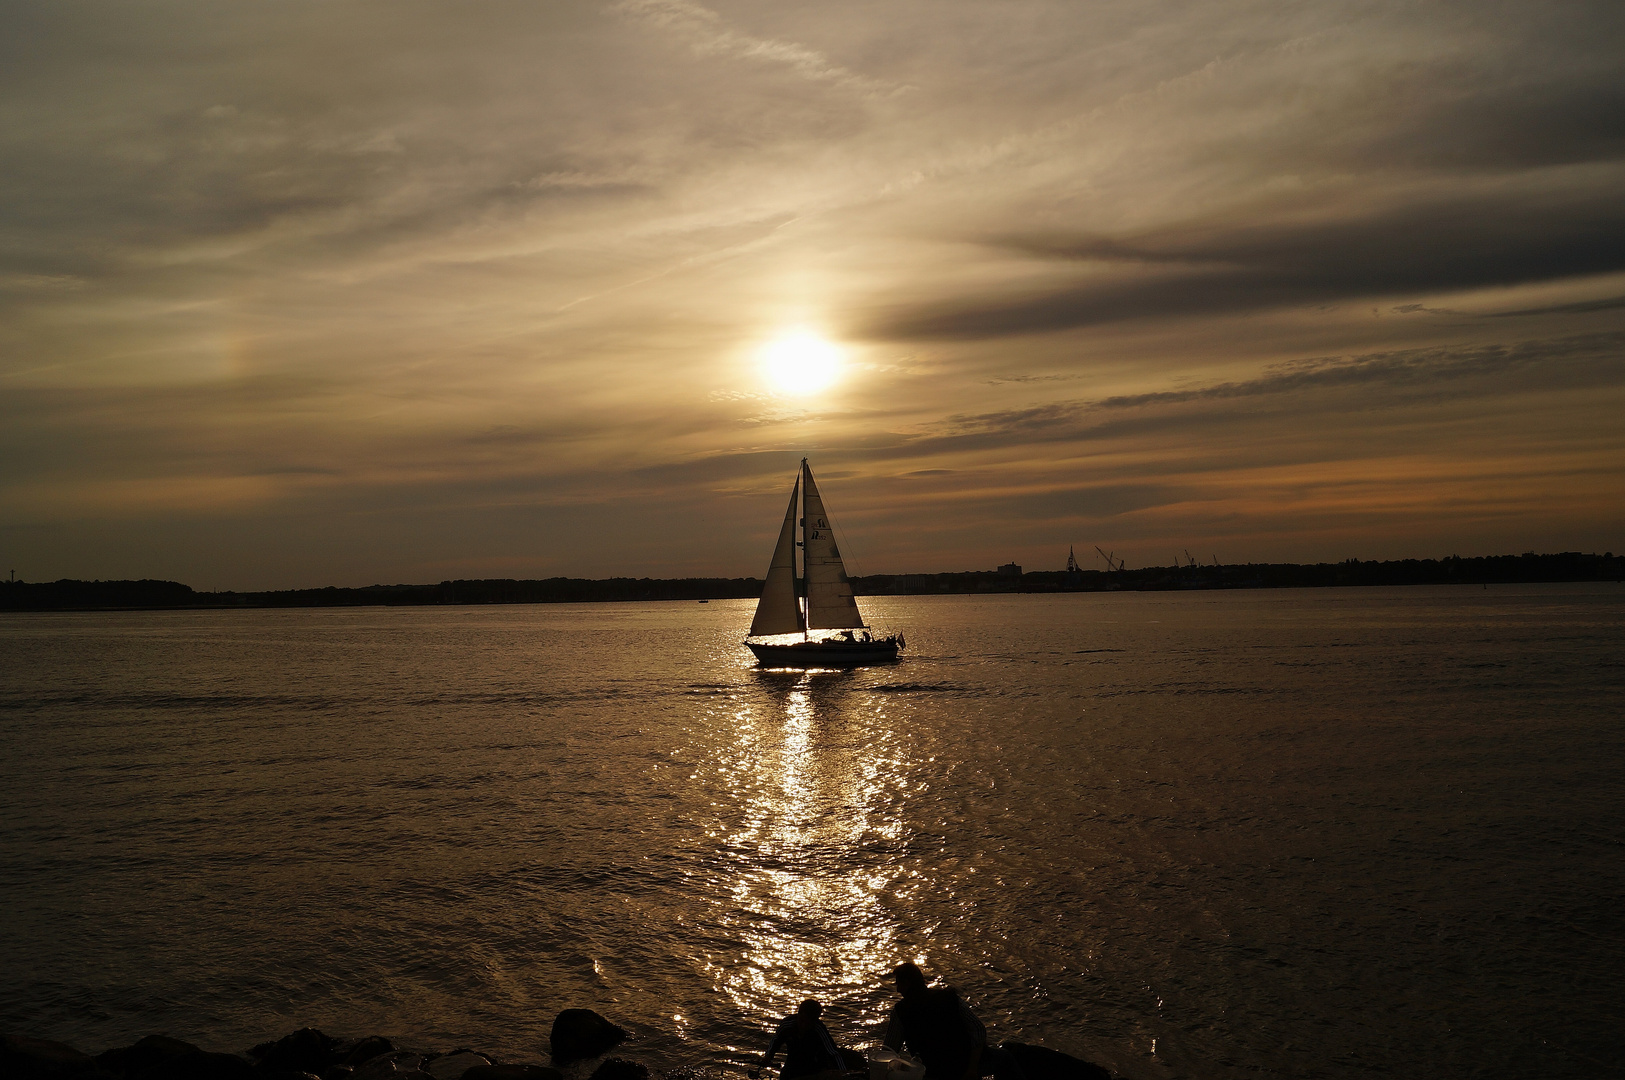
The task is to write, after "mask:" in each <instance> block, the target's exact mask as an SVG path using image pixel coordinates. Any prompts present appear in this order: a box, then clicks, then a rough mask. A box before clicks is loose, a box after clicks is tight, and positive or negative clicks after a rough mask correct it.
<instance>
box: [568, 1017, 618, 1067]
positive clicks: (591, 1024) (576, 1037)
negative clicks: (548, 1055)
mask: <svg viewBox="0 0 1625 1080" xmlns="http://www.w3.org/2000/svg"><path fill="white" fill-rule="evenodd" d="M625 1040H626V1030H625V1029H624V1028H622V1027H620V1026H619V1025H617V1024H612V1023H610V1022H609V1021H608V1020H605V1019H604V1018H603V1017H602V1016H599V1015H598V1014H597V1013H595V1012H593V1011H592V1010H591V1009H565V1010H564V1011H563V1012H561V1013H559V1015H558V1017H557V1019H555V1020H554V1021H553V1032H552V1035H551V1036H550V1037H549V1042H550V1043H551V1044H552V1047H553V1060H554V1061H556V1062H558V1063H559V1064H561V1065H567V1064H569V1063H570V1062H572V1061H580V1060H581V1059H582V1058H592V1057H597V1056H598V1055H599V1054H602V1053H605V1052H606V1051H608V1050H609V1049H610V1048H611V1047H613V1046H617V1045H619V1044H620V1043H622V1042H624V1041H625Z"/></svg>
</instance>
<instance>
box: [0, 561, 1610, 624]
mask: <svg viewBox="0 0 1625 1080" xmlns="http://www.w3.org/2000/svg"><path fill="white" fill-rule="evenodd" d="M1583 581H1625V555H1614V554H1613V553H1612V552H1609V553H1606V554H1603V555H1589V554H1582V553H1580V552H1572V551H1570V552H1562V553H1559V554H1555V555H1536V554H1533V553H1527V554H1523V555H1489V556H1480V557H1477V558H1468V559H1462V558H1454V557H1453V558H1448V559H1396V560H1390V561H1386V562H1372V561H1362V560H1359V559H1349V560H1346V561H1344V562H1338V563H1235V564H1210V565H1205V566H1204V565H1200V564H1197V565H1186V566H1178V567H1175V566H1148V567H1143V568H1140V569H1136V570H1112V571H1105V570H1078V571H1072V572H1067V571H1064V570H1039V571H1033V572H1031V573H1025V574H1024V573H1020V572H1017V571H999V570H985V571H974V570H973V571H969V572H964V573H943V574H870V575H868V576H866V577H856V578H853V579H852V586H853V591H854V592H856V593H857V594H858V595H859V596H942V595H949V596H953V595H974V594H982V593H1062V592H1172V591H1183V590H1200V589H1301V588H1324V587H1335V586H1343V587H1349V586H1383V585H1515V584H1536V583H1542V582H1583ZM761 591H762V582H761V580H760V579H758V578H607V579H602V580H591V579H587V578H562V577H560V578H544V579H540V580H533V581H521V580H514V579H511V578H498V579H481V580H460V581H442V582H440V583H439V584H438V585H369V586H367V587H365V588H358V589H341V588H335V587H332V586H329V587H327V588H324V589H277V590H269V591H264V592H197V591H195V590H194V589H192V588H191V587H190V586H188V585H183V584H181V583H180V582H177V581H153V580H141V581H78V580H74V579H68V578H64V579H62V580H60V581H52V582H25V581H0V611H159V610H178V609H212V608H295V607H298V608H309V607H437V606H453V605H459V606H460V605H486V604H572V603H574V604H580V603H618V602H628V601H648V600H686V601H690V602H693V601H699V600H730V599H740V600H743V599H755V598H756V597H757V596H759V595H760V594H761Z"/></svg>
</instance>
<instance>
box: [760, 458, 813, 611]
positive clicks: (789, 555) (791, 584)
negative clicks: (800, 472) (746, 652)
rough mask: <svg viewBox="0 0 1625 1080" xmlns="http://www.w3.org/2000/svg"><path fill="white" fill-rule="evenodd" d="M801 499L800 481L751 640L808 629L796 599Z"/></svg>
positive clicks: (793, 492) (786, 520)
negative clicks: (797, 510)
mask: <svg viewBox="0 0 1625 1080" xmlns="http://www.w3.org/2000/svg"><path fill="white" fill-rule="evenodd" d="M800 495H801V478H800V477H799V476H798V477H797V478H796V486H795V487H794V488H792V489H791V490H790V509H788V510H786V511H785V512H784V527H783V528H781V529H780V530H779V543H778V546H776V547H775V548H774V549H773V563H772V565H770V566H769V567H768V568H767V583H766V584H765V585H763V586H762V599H761V601H760V602H758V603H757V605H756V618H754V619H752V620H751V624H750V635H749V636H751V637H765V636H767V635H769V634H799V633H802V632H803V631H804V630H805V629H806V624H805V623H803V622H802V621H801V603H800V602H799V601H798V600H797V598H796V500H797V499H798V498H799V497H800Z"/></svg>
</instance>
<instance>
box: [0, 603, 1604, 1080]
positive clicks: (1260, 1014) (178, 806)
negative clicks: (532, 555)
mask: <svg viewBox="0 0 1625 1080" xmlns="http://www.w3.org/2000/svg"><path fill="white" fill-rule="evenodd" d="M864 605H865V608H866V610H867V611H869V612H870V613H871V614H873V615H876V616H879V618H880V621H881V622H882V624H883V625H885V626H886V627H887V628H888V629H892V630H902V631H904V632H905V633H906V634H907V636H908V640H909V645H910V648H909V651H908V653H907V658H906V659H905V660H904V661H903V662H902V663H900V664H898V665H896V666H891V667H883V668H875V669H869V670H863V671H857V672H844V673H838V672H825V673H785V672H764V671H761V670H759V669H757V668H755V667H754V666H753V664H754V662H753V660H752V658H751V657H750V655H749V654H748V653H747V652H746V651H745V650H744V649H743V648H741V647H740V646H739V637H740V635H741V634H742V632H743V629H744V627H745V626H746V625H747V624H748V622H749V618H750V610H751V607H752V606H753V605H752V604H750V603H746V602H733V601H719V602H712V603H710V604H703V605H702V604H687V603H667V604H620V605H613V604H606V605H558V606H554V605H544V606H525V607H481V608H436V609H383V608H372V609H355V610H292V611H271V610H266V611H236V612H223V611H204V612H154V613H136V614H71V615H8V616H3V617H0V653H3V655H4V657H5V660H4V668H5V678H4V681H3V683H0V739H3V740H4V745H5V747H6V750H5V753H4V755H3V757H0V901H3V905H4V911H5V919H4V925H3V926H0V1028H4V1029H9V1030H14V1031H22V1032H27V1033H31V1034H34V1035H38V1036H41V1037H46V1038H55V1039H61V1040H64V1041H68V1042H71V1043H73V1044H75V1045H77V1046H79V1047H80V1048H81V1049H84V1050H88V1051H91V1052H95V1051H98V1050H100V1049H102V1048H104V1047H106V1046H110V1045H115V1044H121V1043H125V1042H128V1041H131V1040H133V1039H134V1038H136V1037H138V1036H140V1035H142V1034H146V1033H149V1032H153V1031H166V1032H169V1033H172V1034H175V1035H178V1036H182V1037H187V1038H191V1039H193V1040H194V1041H197V1042H200V1043H203V1044H204V1045H206V1046H208V1047H210V1048H216V1049H226V1050H240V1049H241V1048H243V1047H245V1046H247V1045H250V1044H252V1043H254V1042H257V1041H260V1040H262V1039H264V1038H267V1037H272V1036H275V1035H278V1034H282V1033H284V1032H285V1031H288V1030H291V1029H292V1028H294V1027H297V1026H300V1025H304V1024H316V1025H319V1026H322V1027H323V1028H325V1029H326V1030H328V1031H329V1032H331V1033H337V1034H347V1035H360V1034H364V1033H368V1032H374V1031H377V1032H383V1033H385V1034H389V1035H392V1036H395V1037H397V1038H398V1039H404V1040H406V1041H407V1042H409V1043H416V1044H418V1045H420V1046H422V1047H423V1048H425V1049H447V1048H449V1047H451V1046H453V1045H474V1046H480V1047H485V1048H488V1049H491V1050H494V1051H496V1052H498V1053H500V1054H503V1055H506V1056H509V1057H511V1058H528V1059H538V1058H541V1057H543V1056H544V1055H545V1051H546V1041H547V1031H548V1027H549V1025H550V1023H551V1020H552V1017H553V1015H554V1014H555V1013H556V1012H557V1011H558V1010H559V1009H561V1008H565V1007H569V1006H576V1005H588V1006H593V1007H597V1008H598V1009H599V1010H600V1011H602V1012H604V1013H606V1014H607V1015H609V1016H611V1017H612V1018H614V1019H616V1020H619V1021H620V1022H622V1023H623V1024H626V1025H627V1026H629V1027H632V1028H634V1029H635V1030H636V1031H637V1033H638V1034H639V1036H640V1038H641V1039H642V1042H641V1043H640V1044H639V1049H640V1052H643V1053H645V1054H647V1055H649V1056H650V1057H651V1059H652V1060H653V1061H654V1062H655V1063H656V1064H663V1065H668V1066H670V1065H677V1064H696V1063H717V1062H722V1063H729V1062H732V1063H738V1062H743V1061H744V1060H746V1058H747V1057H749V1056H751V1055H753V1054H755V1053H757V1052H759V1050H760V1049H761V1047H762V1045H763V1043H764V1042H765V1032H766V1031H767V1030H769V1021H770V1019H771V1018H772V1017H775V1016H777V1015H781V1014H782V1013H784V1012H786V1011H788V1010H789V1009H790V1008H792V1007H793V1005H794V1003H795V1002H796V1001H799V1000H800V999H801V998H802V997H804V996H808V995H812V996H817V997H820V998H822V999H823V1000H824V1001H825V1002H826V1003H827V1007H828V1011H827V1014H826V1020H827V1021H829V1023H830V1026H831V1028H832V1029H833V1030H834V1031H835V1032H836V1034H837V1037H838V1038H840V1039H841V1040H842V1041H844V1042H847V1043H849V1044H852V1045H859V1046H862V1045H865V1044H868V1043H870V1042H872V1041H873V1038H874V1035H873V1029H874V1026H875V1025H876V1024H877V1023H878V1021H879V1019H880V1017H881V1016H882V1015H883V1012H884V1009H885V1008H886V1006H887V1005H888V1004H889V1001H890V999H891V994H890V991H889V988H888V987H887V985H886V984H885V981H884V975H885V973H886V972H887V971H888V970H889V969H890V967H891V966H892V965H893V964H895V963H896V962H897V961H898V960H899V959H901V958H918V959H920V960H921V962H922V963H923V964H924V965H925V966H926V968H927V970H928V971H930V972H932V973H938V974H942V975H944V976H946V977H947V978H949V979H950V980H951V981H952V982H954V983H955V984H956V985H958V986H959V987H960V988H961V989H962V990H963V991H964V992H965V993H966V995H967V996H968V997H969V998H970V1000H971V1001H972V1002H973V1003H974V1004H975V1006H976V1008H977V1009H978V1011H979V1013H980V1014H981V1015H982V1016H983V1018H984V1019H985V1020H986V1021H987V1023H988V1027H989V1030H990V1033H991V1034H992V1036H993V1037H994V1038H995V1039H1007V1038H1015V1039H1021V1040H1023V1041H1029V1042H1041V1043H1045V1044H1047V1045H1050V1046H1054V1047H1056V1048H1059V1049H1063V1050H1067V1051H1070V1052H1072V1053H1075V1054H1079V1055H1081V1056H1084V1057H1088V1058H1090V1059H1093V1060H1096V1061H1099V1062H1101V1063H1103V1064H1106V1065H1108V1066H1110V1067H1111V1068H1113V1069H1114V1070H1117V1071H1119V1072H1121V1073H1123V1074H1125V1075H1126V1076H1129V1077H1132V1078H1147V1080H1149V1078H1155V1077H1171V1076H1192V1077H1243V1076H1245V1077H1260V1076H1264V1077H1334V1078H1353V1077H1366V1076H1370V1075H1372V1074H1379V1075H1391V1076H1402V1077H1411V1076H1424V1075H1440V1076H1445V1075H1448V1076H1469V1075H1470V1076H1484V1077H1503V1076H1504V1077H1514V1076H1519V1077H1522V1076H1529V1075H1536V1074H1539V1075H1544V1076H1555V1077H1571V1076H1572V1077H1581V1076H1595V1075H1598V1073H1599V1070H1600V1069H1607V1068H1614V1069H1617V1063H1615V1058H1616V1054H1617V1046H1618V1038H1617V1037H1618V1032H1619V1031H1620V1030H1622V1029H1625V1017H1622V1016H1621V1011H1622V1010H1621V1006H1620V1005H1619V997H1620V995H1619V993H1618V987H1619V978H1620V972H1621V971H1622V970H1625V929H1622V920H1621V917H1620V914H1619V910H1618V898H1619V897H1620V896H1621V895H1625V828H1622V825H1625V810H1622V807H1625V733H1622V732H1625V726H1622V723H1621V719H1622V717H1621V711H1622V710H1621V705H1620V702H1621V700H1622V697H1621V691H1622V690H1625V662H1622V660H1621V657H1622V656H1625V589H1622V588H1621V587H1619V586H1617V585H1613V586H1609V585H1603V586H1597V585H1583V586H1525V587H1500V588H1491V589H1477V588H1471V589H1469V588H1434V589H1392V590H1378V589H1367V590H1334V589H1326V590H1303V591H1263V592H1232V593H1213V592H1208V593H1185V594H1166V593H1164V594H1082V595H1068V596H986V597H913V598H874V599H871V600H866V601H864ZM1605 1063H1606V1064H1605ZM726 1071H729V1072H732V1071H736V1070H733V1069H731V1068H729V1069H728V1070H726Z"/></svg>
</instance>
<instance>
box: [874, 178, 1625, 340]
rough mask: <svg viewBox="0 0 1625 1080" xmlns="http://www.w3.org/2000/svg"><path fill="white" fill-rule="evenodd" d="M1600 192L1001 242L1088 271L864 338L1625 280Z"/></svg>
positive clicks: (971, 301)
mask: <svg viewBox="0 0 1625 1080" xmlns="http://www.w3.org/2000/svg"><path fill="white" fill-rule="evenodd" d="M1598 188H1599V190H1595V191H1592V190H1586V191H1582V192H1579V193H1575V194H1569V193H1549V192H1548V193H1539V194H1524V195H1523V196H1522V197H1509V196H1507V195H1502V194H1481V195H1478V196H1476V197H1472V196H1461V197H1456V198H1452V199H1449V200H1443V199H1439V198H1436V197H1435V198H1431V199H1429V200H1428V201H1427V202H1425V203H1419V204H1412V205H1405V206H1400V207H1396V208H1392V209H1387V210H1381V211H1368V212H1363V213H1357V214H1344V215H1338V216H1330V215H1313V216H1307V215H1306V217H1307V219H1306V220H1305V219H1304V218H1303V217H1300V218H1298V219H1296V220H1294V219H1293V218H1292V217H1286V216H1285V215H1283V217H1284V218H1285V219H1284V220H1275V221H1248V222H1245V223H1238V222H1235V221H1217V222H1204V221H1190V222H1181V223H1179V224H1177V225H1171V226H1166V227H1163V228H1160V229H1158V230H1156V231H1154V232H1148V233H1145V234H1142V235H1139V236H1131V237H1124V238H1112V237H1100V236H1089V237H1068V236H1065V235H1056V234H1054V233H1051V234H1047V235H1032V234H1028V235H1021V236H1011V237H1004V238H998V239H995V240H991V241H987V243H988V244H989V245H990V246H993V247H996V248H1000V249H1003V250H1006V251H1010V252H1014V253H1016V254H1019V255H1021V256H1024V257H1026V258H1028V259H1031V260H1035V261H1037V262H1039V263H1041V264H1043V266H1044V268H1045V269H1048V270H1051V271H1053V268H1054V267H1055V266H1056V265H1057V264H1061V265H1064V264H1066V263H1074V264H1078V265H1079V270H1077V271H1075V272H1074V273H1073V274H1072V275H1071V280H1070V281H1067V282H1065V283H1064V284H1061V285H1056V286H1047V287H1042V286H1041V287H1038V288H1036V289H1027V290H1020V291H1017V292H1015V293H1014V294H1013V295H1005V296H999V297H988V296H986V295H985V294H984V295H982V296H961V297H954V298H952V299H945V300H938V301H931V302H927V303H923V304H917V305H912V306H905V307H902V308H901V309H900V310H889V311H887V310H882V311H880V312H877V313H876V314H875V315H874V316H872V317H871V321H870V322H869V323H868V324H867V326H866V329H867V331H868V332H869V333H871V334H873V335H874V336H876V337H880V338H884V339H888V340H929V339H938V340H940V339H965V338H980V339H986V338H997V337H1009V336H1018V335H1023V334H1036V333H1048V332H1054V331H1058V330H1069V329H1076V328H1080V327H1088V326H1099V325H1103V324H1107V323H1113V322H1121V321H1127V320H1133V319H1147V318H1181V317H1190V316H1202V315H1228V314H1232V313H1242V312H1251V311H1259V310H1266V309H1272V308H1282V307H1292V306H1305V305H1325V304H1339V303H1342V304H1347V303H1356V302H1360V303H1363V302H1365V301H1366V300H1368V299H1369V298H1372V297H1388V296H1396V295H1405V294H1417V293H1440V292H1456V291H1461V290H1468V289H1475V288H1484V287H1488V286H1506V285H1516V284H1526V283H1531V282H1544V281H1551V280H1557V279H1563V278H1572V277H1581V276H1586V275H1598V274H1608V273H1615V272H1618V271H1621V270H1625V206H1622V204H1621V203H1620V202H1619V200H1618V199H1616V198H1614V197H1613V195H1612V193H1611V192H1610V191H1607V190H1601V189H1600V188H1601V185H1598ZM1573 310H1580V309H1573ZM1583 310H1601V308H1594V307H1587V308H1584V309H1583Z"/></svg>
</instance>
